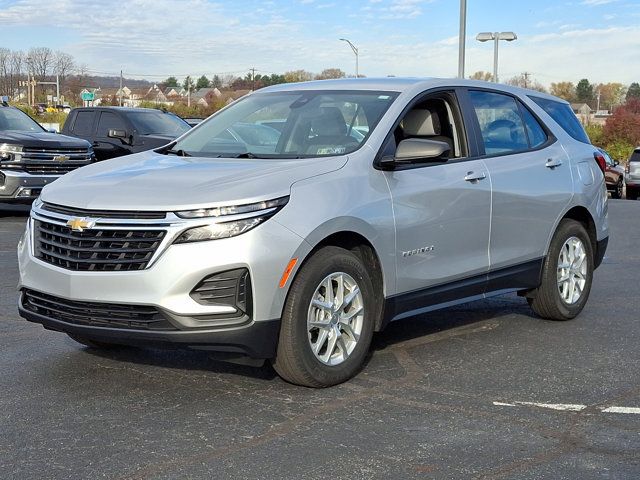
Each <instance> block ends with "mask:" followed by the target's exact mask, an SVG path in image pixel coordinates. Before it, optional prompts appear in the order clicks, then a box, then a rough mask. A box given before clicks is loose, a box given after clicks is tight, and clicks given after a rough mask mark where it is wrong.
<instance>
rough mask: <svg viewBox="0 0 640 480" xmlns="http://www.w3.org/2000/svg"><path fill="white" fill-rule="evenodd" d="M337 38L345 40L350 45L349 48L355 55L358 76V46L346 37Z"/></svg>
mask: <svg viewBox="0 0 640 480" xmlns="http://www.w3.org/2000/svg"><path fill="white" fill-rule="evenodd" d="M339 40H340V41H341V42H347V43H348V44H349V46H350V47H351V50H353V53H354V54H355V56H356V78H360V72H359V71H358V48H357V47H356V46H355V45H354V44H353V43H351V42H350V41H349V40H347V39H346V38H340V39H339Z"/></svg>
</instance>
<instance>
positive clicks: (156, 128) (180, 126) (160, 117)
mask: <svg viewBox="0 0 640 480" xmlns="http://www.w3.org/2000/svg"><path fill="white" fill-rule="evenodd" d="M127 116H128V117H129V119H130V120H131V123H133V126H134V127H135V128H136V130H137V131H138V133H139V134H140V135H167V136H169V137H178V136H180V135H182V134H183V133H184V132H186V131H188V130H189V129H190V128H191V127H190V126H189V124H188V123H187V122H185V121H184V120H182V119H181V118H179V117H177V116H175V115H173V114H172V113H164V112H160V111H155V112H154V111H151V112H129V113H128V114H127Z"/></svg>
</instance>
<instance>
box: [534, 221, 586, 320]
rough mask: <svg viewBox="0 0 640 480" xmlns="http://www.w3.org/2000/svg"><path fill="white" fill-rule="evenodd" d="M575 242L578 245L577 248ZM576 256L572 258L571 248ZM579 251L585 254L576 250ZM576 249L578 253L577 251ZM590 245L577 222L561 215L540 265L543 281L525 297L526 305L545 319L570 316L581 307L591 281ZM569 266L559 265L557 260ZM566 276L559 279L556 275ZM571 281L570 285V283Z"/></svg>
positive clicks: (577, 312)
mask: <svg viewBox="0 0 640 480" xmlns="http://www.w3.org/2000/svg"><path fill="white" fill-rule="evenodd" d="M578 244H579V245H581V247H580V249H579V248H578ZM572 249H573V252H574V253H573V255H574V256H577V257H578V258H580V257H582V258H583V259H582V261H581V262H579V261H578V258H574V261H572V262H571V258H572V257H571V251H572ZM580 251H582V253H584V255H582V254H580V253H579V252H580ZM576 252H578V253H576ZM593 258H594V256H593V246H592V244H591V240H590V239H589V235H588V234H587V231H586V230H585V228H584V226H582V224H581V223H580V222H577V221H575V220H571V219H564V220H562V221H561V222H560V225H558V229H557V230H556V233H555V234H554V236H553V239H552V240H551V245H550V247H549V253H548V255H547V257H546V259H545V261H544V266H543V268H542V281H541V283H540V286H539V287H538V288H537V289H536V290H535V291H534V292H533V295H532V296H531V297H532V298H528V299H527V300H528V302H529V305H530V306H531V308H532V309H533V311H534V312H535V313H536V314H537V315H538V316H540V317H542V318H546V319H548V320H571V319H572V318H575V317H576V316H577V315H578V314H579V313H580V312H581V311H582V309H583V308H584V306H585V304H586V303H587V300H588V298H589V292H590V291H591V283H592V281H593ZM561 259H562V260H563V262H564V263H563V264H564V265H569V263H570V264H571V267H568V266H567V267H566V268H562V269H560V268H559V265H560V260H561ZM559 275H562V278H563V279H565V278H566V280H565V281H564V282H562V284H561V283H560V282H559V279H558V276H559ZM572 282H575V283H573V286H572Z"/></svg>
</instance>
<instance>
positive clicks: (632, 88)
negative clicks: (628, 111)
mask: <svg viewBox="0 0 640 480" xmlns="http://www.w3.org/2000/svg"><path fill="white" fill-rule="evenodd" d="M632 98H640V84H639V83H638V82H633V83H632V84H631V85H629V89H628V90H627V98H626V100H627V101H629V100H630V99H632Z"/></svg>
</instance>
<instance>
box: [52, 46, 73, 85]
mask: <svg viewBox="0 0 640 480" xmlns="http://www.w3.org/2000/svg"><path fill="white" fill-rule="evenodd" d="M75 69H76V63H75V61H74V60H73V57H72V56H71V55H69V54H68V53H65V52H60V51H57V52H55V54H54V68H53V70H54V72H55V74H56V75H58V77H59V80H60V91H61V92H64V86H65V82H66V80H67V77H68V76H69V75H71V74H73V72H74V71H75Z"/></svg>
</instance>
